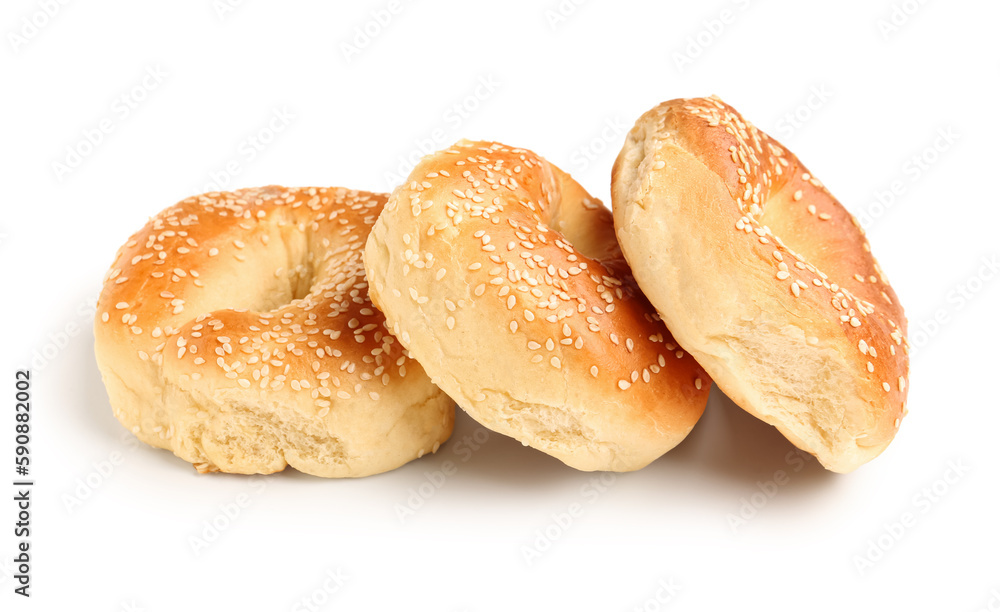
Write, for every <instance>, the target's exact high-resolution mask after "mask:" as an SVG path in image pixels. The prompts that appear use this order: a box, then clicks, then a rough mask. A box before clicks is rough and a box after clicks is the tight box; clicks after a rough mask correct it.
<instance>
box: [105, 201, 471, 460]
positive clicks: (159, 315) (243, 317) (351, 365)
mask: <svg viewBox="0 0 1000 612" xmlns="http://www.w3.org/2000/svg"><path fill="white" fill-rule="evenodd" d="M385 201H386V196H385V195H382V194H373V193H366V192H362V191H352V190H347V189H342V188H318V187H305V188H285V187H278V186H270V187H262V188H255V189H242V190H239V191H235V192H222V193H209V194H203V195H200V196H196V197H191V198H188V199H186V200H183V201H182V202H180V203H178V204H177V205H175V206H172V207H170V208H168V209H166V210H164V211H163V212H161V213H160V214H158V215H157V216H156V217H154V218H152V219H151V220H150V221H149V222H148V223H147V224H146V225H145V226H144V227H143V228H142V229H141V230H139V231H138V232H137V233H136V234H134V235H133V236H132V237H131V239H130V240H129V241H128V242H127V243H126V244H125V245H124V246H122V247H121V249H119V251H118V253H117V255H116V256H115V261H114V263H113V264H112V266H111V269H110V270H109V272H108V274H107V276H106V279H105V283H104V288H103V291H102V292H101V296H100V298H99V300H98V304H97V316H96V320H95V325H94V336H95V351H96V355H97V362H98V366H99V367H100V370H101V374H102V376H103V378H104V382H105V385H106V387H107V389H108V395H109V397H110V400H111V406H112V408H113V410H114V413H115V416H116V417H117V418H118V420H119V421H121V422H122V424H123V425H125V427H127V428H128V429H129V430H131V431H132V432H133V433H134V434H135V435H136V436H137V437H139V439H141V440H142V441H144V442H146V443H148V444H151V445H153V446H157V447H160V448H166V449H169V450H172V451H173V452H174V453H175V454H176V455H177V456H179V457H181V458H182V459H184V460H186V461H189V462H191V463H193V464H195V466H196V467H197V468H198V469H199V471H202V472H209V471H217V470H221V471H224V472H234V473H242V474H253V473H265V474H266V473H271V472H276V471H279V470H282V469H284V467H285V466H286V465H292V466H293V467H295V468H296V469H298V470H300V471H302V472H306V473H309V474H315V475H318V476H326V477H345V476H365V475H368V474H375V473H378V472H384V471H386V470H390V469H393V468H395V467H398V466H400V465H402V464H404V463H406V462H407V461H410V460H412V459H415V458H417V457H419V456H421V455H423V454H424V453H428V452H433V451H436V450H437V448H438V445H440V444H441V443H442V442H444V441H445V440H447V438H448V436H449V435H450V434H451V429H452V423H453V418H454V405H453V403H452V402H451V400H450V399H449V398H448V397H447V396H446V395H445V394H444V393H443V392H442V391H441V390H440V389H438V388H437V387H435V386H434V385H432V384H431V382H430V380H429V378H428V377H427V376H426V375H425V374H424V372H423V370H422V368H421V367H420V364H418V363H416V362H415V361H413V360H412V359H410V358H409V357H408V355H407V354H406V351H405V349H404V348H403V347H402V346H400V344H399V343H398V342H397V341H396V340H395V338H393V337H392V335H391V334H389V333H388V332H387V331H386V329H385V328H384V323H385V319H384V317H383V316H382V314H381V313H380V312H378V311H377V310H375V309H374V308H373V307H372V305H371V302H370V300H369V298H368V291H367V282H366V279H365V275H364V267H363V263H362V259H363V246H364V241H365V239H366V238H367V235H368V232H369V231H370V228H371V226H372V224H373V223H374V222H375V219H376V218H377V216H378V214H379V212H380V211H381V210H382V207H383V205H384V203H385Z"/></svg>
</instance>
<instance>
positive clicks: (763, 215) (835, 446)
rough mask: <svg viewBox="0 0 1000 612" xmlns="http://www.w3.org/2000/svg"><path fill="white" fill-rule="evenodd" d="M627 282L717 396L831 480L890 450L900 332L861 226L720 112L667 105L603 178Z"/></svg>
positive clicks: (713, 107) (803, 173)
mask: <svg viewBox="0 0 1000 612" xmlns="http://www.w3.org/2000/svg"><path fill="white" fill-rule="evenodd" d="M612 202H613V208H614V217H615V226H616V229H617V234H618V240H619V242H620V243H621V246H622V250H623V252H624V253H625V257H626V259H628V261H629V263H630V264H631V266H632V270H633V272H634V274H635V278H636V281H637V282H638V283H639V286H640V287H641V288H642V290H643V291H644V292H645V294H646V295H647V296H648V297H649V299H650V301H651V302H652V303H653V305H654V306H656V308H657V310H658V311H659V312H660V314H661V315H662V317H663V320H664V321H665V322H666V324H667V326H669V327H670V329H671V331H673V333H674V335H675V336H676V338H677V340H678V341H679V343H680V345H681V346H682V347H684V348H685V349H686V350H688V351H690V352H691V353H692V354H693V355H694V356H695V358H696V359H697V360H698V362H699V363H701V365H703V366H704V367H705V369H706V370H708V372H709V373H710V374H711V375H712V378H713V379H715V382H716V384H718V386H719V388H720V389H721V390H722V391H724V392H725V393H726V394H727V395H729V397H730V398H732V400H733V401H734V402H736V403H737V404H739V405H740V406H742V407H743V408H744V409H746V410H747V411H749V412H751V413H752V414H754V415H756V416H758V417H759V418H761V419H763V420H764V421H766V422H768V423H770V424H772V425H774V426H775V427H777V428H778V429H779V430H780V431H781V432H782V433H783V434H784V435H785V436H787V437H788V438H789V439H790V440H791V441H792V442H793V443H794V444H795V445H796V446H798V447H800V448H802V449H804V450H806V451H808V452H810V453H813V454H814V455H816V456H817V457H818V458H819V460H820V462H821V463H822V464H823V465H824V466H826V467H827V468H828V469H830V470H833V471H837V472H848V471H851V470H853V469H855V468H857V467H858V466H860V465H861V464H863V463H865V462H866V461H869V460H870V459H872V458H873V457H875V456H877V455H878V454H879V453H880V452H882V450H884V449H885V448H886V446H887V445H888V444H889V442H890V441H891V440H892V438H893V436H894V435H895V433H896V430H897V429H898V427H899V423H900V419H901V418H902V416H903V414H904V409H905V404H906V382H907V381H906V377H907V373H908V372H907V369H908V366H909V360H908V357H907V354H908V345H907V343H906V318H905V317H904V316H903V308H902V306H901V305H900V303H899V299H898V298H897V297H896V294H895V293H894V292H893V290H892V287H890V286H889V281H888V280H887V279H886V277H885V275H884V274H883V273H882V270H881V269H880V268H879V266H878V264H877V263H876V261H875V258H874V257H873V256H872V254H871V249H870V248H869V245H868V241H867V239H866V238H865V235H864V232H863V231H862V229H861V227H860V226H859V225H858V223H857V221H856V220H855V219H854V218H853V217H852V216H851V215H850V213H848V212H847V211H846V210H845V209H844V207H843V206H841V205H840V203H839V202H838V201H837V200H836V199H834V197H833V196H832V195H830V193H829V192H828V191H827V190H826V189H825V188H824V187H823V185H822V184H821V183H820V182H819V180H817V179H816V178H815V177H814V176H813V175H812V174H811V173H810V172H809V171H808V170H807V169H806V168H805V166H803V165H802V163H801V162H799V160H798V159H797V158H796V157H795V156H794V155H792V154H791V153H790V152H788V151H787V150H786V149H785V148H784V147H782V146H781V145H779V144H778V143H777V142H776V141H774V140H773V139H771V138H770V137H768V136H767V135H766V134H764V133H763V132H761V131H759V130H757V129H756V128H754V126H753V125H751V124H750V123H749V122H747V121H746V120H745V119H743V118H742V117H741V116H740V114H739V113H737V112H736V111H735V110H734V109H733V108H732V107H730V106H728V105H726V104H724V103H722V102H721V101H719V100H718V99H715V98H695V99H690V100H672V101H670V102H665V103H663V104H661V105H659V106H657V107H656V108H654V109H652V110H651V111H649V112H647V113H646V114H645V115H643V116H642V117H641V118H640V119H639V120H638V122H636V124H635V127H634V128H632V131H631V132H630V133H629V135H628V138H627V140H626V142H625V146H624V148H623V149H622V151H621V153H620V155H619V156H618V159H617V161H616V162H615V166H614V171H613V175H612Z"/></svg>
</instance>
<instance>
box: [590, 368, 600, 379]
mask: <svg viewBox="0 0 1000 612" xmlns="http://www.w3.org/2000/svg"><path fill="white" fill-rule="evenodd" d="M597 373H598V370H597V366H590V375H591V376H593V377H594V378H597Z"/></svg>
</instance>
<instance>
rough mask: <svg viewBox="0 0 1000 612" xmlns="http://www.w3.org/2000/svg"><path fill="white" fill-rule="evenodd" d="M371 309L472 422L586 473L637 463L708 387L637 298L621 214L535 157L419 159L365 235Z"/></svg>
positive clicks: (463, 152)
mask: <svg viewBox="0 0 1000 612" xmlns="http://www.w3.org/2000/svg"><path fill="white" fill-rule="evenodd" d="M365 269H366V272H367V274H368V278H369V279H370V281H371V289H370V290H371V296H372V301H373V302H374V303H375V305H376V306H378V307H379V308H380V309H381V310H382V311H383V312H384V313H385V315H386V319H387V320H388V322H389V324H390V329H391V330H392V332H393V334H394V335H395V336H396V337H397V338H399V340H400V341H401V342H402V343H403V345H404V346H406V347H407V348H408V349H409V351H410V354H411V355H412V356H413V357H414V358H415V359H417V360H418V361H419V362H420V363H421V364H422V365H423V366H424V369H425V370H426V371H427V373H428V374H430V376H431V380H432V381H434V382H435V384H437V385H438V386H440V387H441V388H442V389H444V391H445V392H446V393H448V395H450V396H451V397H452V398H453V399H454V400H455V401H456V402H457V403H458V404H459V406H461V407H462V408H463V409H464V410H465V411H466V412H468V413H469V414H470V415H471V416H472V417H473V418H474V419H475V420H477V421H478V422H480V423H481V424H483V425H484V426H486V427H488V428H490V429H492V430H494V431H497V432H500V433H502V434H505V435H508V436H511V437H513V438H516V439H517V440H519V441H521V442H522V443H523V444H525V445H529V446H532V447H534V448H536V449H539V450H541V451H543V452H545V453H548V454H550V455H552V456H554V457H556V458H558V459H560V460H562V461H563V462H565V463H566V464H568V465H570V466H572V467H575V468H577V469H580V470H613V471H628V470H635V469H638V468H641V467H643V466H645V465H646V464H648V463H649V462H651V461H652V460H654V459H656V458H657V457H659V456H660V455H662V454H663V453H665V452H666V451H668V450H670V449H671V448H673V447H674V446H675V445H676V444H678V443H679V442H680V441H681V440H682V439H684V437H685V436H686V435H687V433H688V432H689V431H690V430H691V428H692V427H693V426H694V424H695V422H696V421H697V420H698V418H699V417H700V416H701V413H702V411H703V410H704V407H705V403H706V401H707V397H708V391H709V386H710V380H709V378H708V376H707V375H706V374H705V372H704V370H702V368H701V367H700V366H698V364H697V363H696V362H695V361H694V359H692V358H691V357H690V355H688V354H687V353H685V352H684V351H681V350H679V349H678V348H677V346H676V344H675V343H674V341H673V338H672V337H671V336H670V334H669V332H668V331H667V329H666V328H665V327H664V326H663V324H662V323H661V322H660V321H659V319H658V317H657V315H656V313H655V311H654V310H653V309H652V307H651V306H650V305H649V302H647V301H646V299H645V298H644V297H643V296H642V294H641V293H640V292H639V291H638V290H637V289H636V287H635V284H634V282H633V280H632V278H631V276H630V275H629V272H628V268H627V266H626V265H625V262H624V260H622V258H621V252H620V250H619V249H618V245H617V243H616V242H615V238H614V227H613V222H612V219H611V213H610V211H609V210H608V209H606V208H605V207H603V206H602V205H601V203H600V201H598V200H596V199H594V198H592V197H590V196H589V195H588V194H587V193H586V192H585V191H584V190H583V188H582V187H580V185H578V184H577V183H576V182H575V181H574V180H573V179H571V178H570V177H569V176H568V175H567V174H565V173H563V172H562V171H560V170H559V169H558V168H556V167H555V166H553V165H552V164H550V163H548V162H547V161H545V160H544V159H542V158H541V157H539V156H537V155H535V154H534V153H532V152H531V151H527V150H524V149H516V148H511V147H507V146H504V145H502V144H498V143H492V142H469V141H460V142H458V143H457V144H455V145H454V146H453V147H452V148H450V149H447V150H444V151H440V152H438V153H435V154H431V155H429V156H427V157H425V158H424V159H423V160H422V161H421V162H420V163H419V164H418V165H417V166H416V168H414V170H413V172H412V173H411V174H410V176H409V178H408V180H407V181H406V182H405V183H404V184H403V185H402V186H400V187H398V188H397V189H396V190H395V191H394V192H393V194H392V196H391V197H390V199H389V203H388V204H387V205H386V207H385V210H384V211H383V212H382V215H381V216H380V217H379V219H378V221H377V222H376V223H375V227H374V228H373V229H372V233H371V234H370V235H369V237H368V243H367V246H366V251H365Z"/></svg>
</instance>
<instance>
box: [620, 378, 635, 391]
mask: <svg viewBox="0 0 1000 612" xmlns="http://www.w3.org/2000/svg"><path fill="white" fill-rule="evenodd" d="M631 386H632V383H630V382H629V381H627V380H619V381H618V388H619V389H621V390H622V391H624V390H625V389H628V388H629V387H631Z"/></svg>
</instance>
